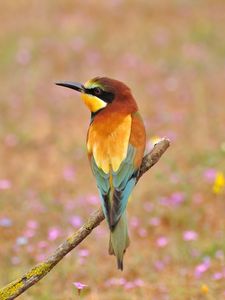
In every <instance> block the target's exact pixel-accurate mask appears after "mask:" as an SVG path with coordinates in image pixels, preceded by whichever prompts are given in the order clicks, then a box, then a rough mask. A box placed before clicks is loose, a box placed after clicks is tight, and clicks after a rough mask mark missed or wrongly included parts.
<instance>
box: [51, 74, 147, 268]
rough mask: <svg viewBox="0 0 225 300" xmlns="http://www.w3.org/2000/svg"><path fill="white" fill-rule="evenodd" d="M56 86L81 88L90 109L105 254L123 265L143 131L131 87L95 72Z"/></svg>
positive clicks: (92, 161)
mask: <svg viewBox="0 0 225 300" xmlns="http://www.w3.org/2000/svg"><path fill="white" fill-rule="evenodd" d="M56 85H59V86H63V87H67V88H70V89H73V90H75V91H77V92H80V93H81V98H82V100H83V102H84V103H85V104H86V106H87V107H88V108H89V110H90V112H91V118H90V125H89V129H88V132H87V139H86V143H87V154H88V158H89V161H90V166H91V169H92V172H93V174H94V176H95V178H96V183H97V188H98V191H99V195H100V202H101V206H102V210H103V213H104V216H105V219H106V221H107V224H108V227H109V231H110V238H109V254H110V255H115V256H116V259H117V267H118V269H120V270H121V271H122V270H123V258H124V254H125V252H126V249H127V247H128V246H129V243H130V241H129V236H128V225H127V216H126V207H127V203H128V200H129V198H130V196H131V193H132V191H133V189H134V187H135V185H136V183H137V177H138V173H139V169H140V166H141V163H142V159H143V155H144V151H145V144H146V131H145V127H144V123H143V120H142V118H141V115H140V113H139V111H138V106H137V103H136V101H135V98H134V96H133V95H132V92H131V89H130V88H129V87H128V86H127V85H126V84H124V83H123V82H121V81H118V80H116V79H111V78H108V77H95V78H93V79H90V80H88V81H87V82H86V83H84V84H81V83H78V82H71V81H59V82H56Z"/></svg>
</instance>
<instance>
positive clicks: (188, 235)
mask: <svg viewBox="0 0 225 300" xmlns="http://www.w3.org/2000/svg"><path fill="white" fill-rule="evenodd" d="M197 239H198V234H197V232H195V231H192V230H186V231H184V232H183V240H184V241H196V240H197Z"/></svg>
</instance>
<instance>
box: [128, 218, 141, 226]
mask: <svg viewBox="0 0 225 300" xmlns="http://www.w3.org/2000/svg"><path fill="white" fill-rule="evenodd" d="M130 225H131V227H133V228H137V227H138V226H139V225H140V222H139V219H138V218H137V217H132V218H131V220H130Z"/></svg>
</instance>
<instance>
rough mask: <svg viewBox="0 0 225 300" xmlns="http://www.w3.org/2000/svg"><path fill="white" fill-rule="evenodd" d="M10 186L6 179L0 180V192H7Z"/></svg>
mask: <svg viewBox="0 0 225 300" xmlns="http://www.w3.org/2000/svg"><path fill="white" fill-rule="evenodd" d="M11 186H12V185H11V182H10V181H9V180H8V179H0V190H8V189H10V188H11Z"/></svg>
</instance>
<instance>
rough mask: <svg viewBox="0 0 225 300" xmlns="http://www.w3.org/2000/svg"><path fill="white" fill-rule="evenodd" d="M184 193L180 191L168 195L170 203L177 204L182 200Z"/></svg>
mask: <svg viewBox="0 0 225 300" xmlns="http://www.w3.org/2000/svg"><path fill="white" fill-rule="evenodd" d="M184 199H185V198H184V194H183V193H181V192H176V193H173V194H172V195H171V197H170V203H171V204H172V205H174V206H177V205H179V204H181V203H182V202H184Z"/></svg>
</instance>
